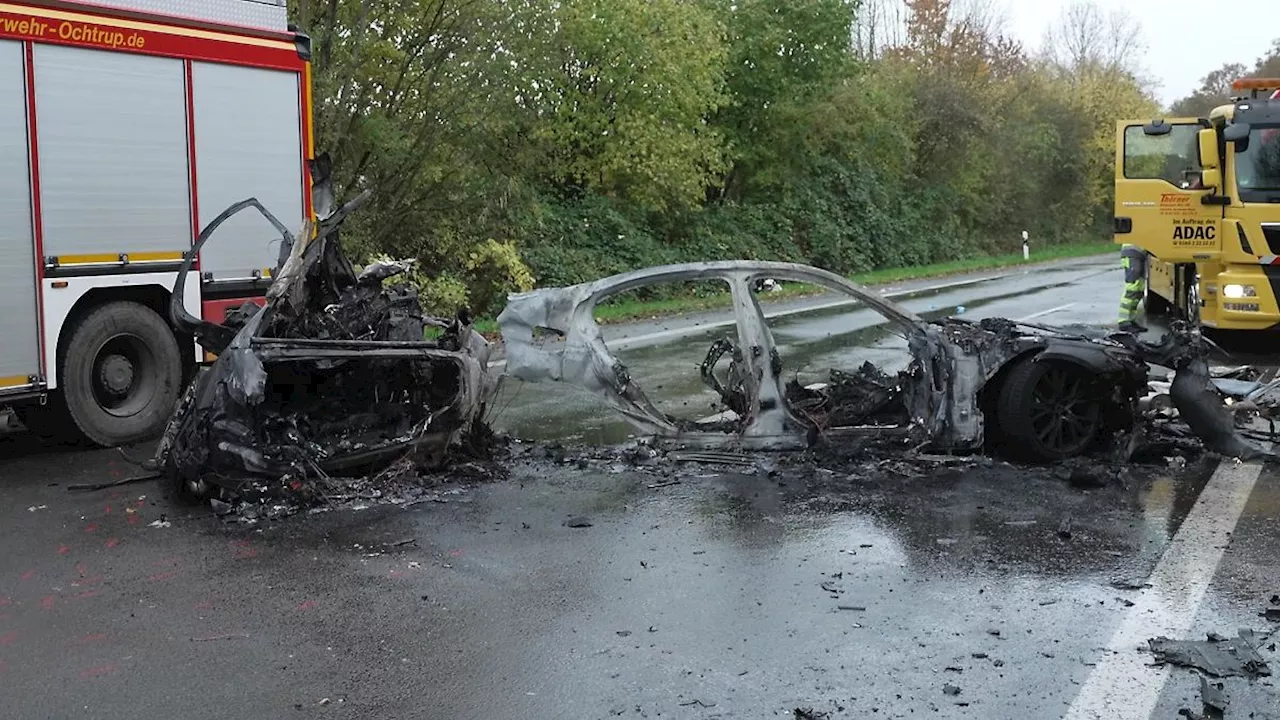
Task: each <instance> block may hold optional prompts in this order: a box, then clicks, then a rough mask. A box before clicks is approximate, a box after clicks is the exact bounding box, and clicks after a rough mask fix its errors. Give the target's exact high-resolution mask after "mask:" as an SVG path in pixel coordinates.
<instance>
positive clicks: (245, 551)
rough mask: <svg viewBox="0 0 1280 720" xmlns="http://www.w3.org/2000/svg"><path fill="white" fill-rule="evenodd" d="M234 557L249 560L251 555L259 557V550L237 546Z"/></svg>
mask: <svg viewBox="0 0 1280 720" xmlns="http://www.w3.org/2000/svg"><path fill="white" fill-rule="evenodd" d="M234 557H235V559H236V560H247V559H248V558H251V557H258V551H257V550H254V549H253V548H251V547H242V548H237V549H236V552H235V556H234Z"/></svg>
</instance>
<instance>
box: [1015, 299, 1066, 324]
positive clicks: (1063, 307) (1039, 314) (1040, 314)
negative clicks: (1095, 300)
mask: <svg viewBox="0 0 1280 720" xmlns="http://www.w3.org/2000/svg"><path fill="white" fill-rule="evenodd" d="M1074 306H1075V303H1067V304H1066V305H1059V306H1058V307H1054V308H1049V309H1048V310H1041V311H1040V312H1034V313H1031V314H1030V315H1027V316H1025V317H1020V318H1018V322H1026V321H1028V320H1035V319H1036V318H1041V317H1044V316H1045V315H1052V314H1054V313H1056V312H1058V311H1059V310H1066V309H1067V308H1069V307H1074Z"/></svg>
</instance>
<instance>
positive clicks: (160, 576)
mask: <svg viewBox="0 0 1280 720" xmlns="http://www.w3.org/2000/svg"><path fill="white" fill-rule="evenodd" d="M177 576H178V573H177V571H174V570H170V571H169V572H162V573H156V574H155V575H152V576H151V577H149V578H147V579H148V580H172V579H174V578H175V577H177Z"/></svg>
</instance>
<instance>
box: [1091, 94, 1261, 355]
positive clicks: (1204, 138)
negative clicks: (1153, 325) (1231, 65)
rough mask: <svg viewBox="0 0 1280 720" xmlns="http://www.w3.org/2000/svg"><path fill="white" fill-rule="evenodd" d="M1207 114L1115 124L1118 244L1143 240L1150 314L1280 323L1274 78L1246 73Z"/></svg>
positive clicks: (1253, 326)
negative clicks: (1231, 92)
mask: <svg viewBox="0 0 1280 720" xmlns="http://www.w3.org/2000/svg"><path fill="white" fill-rule="evenodd" d="M1232 88H1233V90H1234V91H1235V92H1236V93H1238V96H1237V97H1235V98H1234V99H1233V101H1232V102H1231V103H1229V104H1226V105H1222V106H1220V107H1217V108H1215V109H1214V110H1213V111H1212V112H1210V113H1209V116H1208V117H1207V118H1171V119H1163V118H1162V119H1156V120H1150V121H1143V120H1129V121H1121V122H1120V123H1119V124H1118V129H1117V133H1116V156H1115V159H1116V163H1115V189H1116V200H1115V234H1114V238H1115V242H1116V243H1117V244H1131V245H1135V246H1137V247H1140V248H1142V249H1144V250H1146V252H1147V253H1148V255H1149V258H1148V263H1147V271H1148V277H1147V296H1146V309H1147V312H1148V314H1160V313H1166V312H1171V313H1174V314H1176V315H1178V316H1179V317H1182V318H1184V319H1186V320H1189V321H1191V322H1193V323H1196V324H1199V325H1201V326H1203V327H1205V328H1214V329H1219V330H1246V331H1255V330H1270V329H1273V328H1276V327H1277V325H1280V305H1278V304H1277V302H1278V301H1280V79H1256V78H1250V79H1242V80H1237V81H1236V82H1235V83H1233V85H1232Z"/></svg>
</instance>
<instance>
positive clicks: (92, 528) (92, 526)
mask: <svg viewBox="0 0 1280 720" xmlns="http://www.w3.org/2000/svg"><path fill="white" fill-rule="evenodd" d="M84 531H85V532H87V533H95V532H98V523H89V524H88V525H85V526H84Z"/></svg>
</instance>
